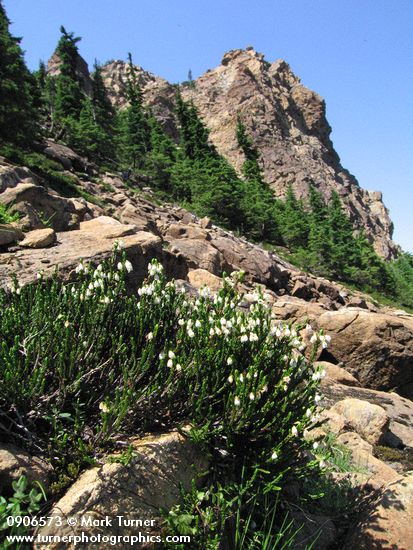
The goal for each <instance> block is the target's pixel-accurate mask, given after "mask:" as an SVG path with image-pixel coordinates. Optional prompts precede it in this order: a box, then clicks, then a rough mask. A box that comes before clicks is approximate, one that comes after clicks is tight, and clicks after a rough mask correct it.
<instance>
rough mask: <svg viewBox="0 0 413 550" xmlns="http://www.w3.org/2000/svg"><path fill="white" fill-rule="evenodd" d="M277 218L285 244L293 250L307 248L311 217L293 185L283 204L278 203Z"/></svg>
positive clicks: (288, 190) (289, 187) (289, 188)
mask: <svg viewBox="0 0 413 550" xmlns="http://www.w3.org/2000/svg"><path fill="white" fill-rule="evenodd" d="M276 212H277V214H276V218H277V221H278V225H279V228H280V232H281V234H282V238H283V241H284V243H285V244H286V245H287V246H288V247H289V248H291V249H297V248H307V245H308V234H309V231H310V224H309V215H308V213H307V212H306V210H305V208H304V204H303V202H302V201H301V200H298V199H297V197H296V196H295V193H294V190H293V188H292V186H291V185H289V186H288V189H287V194H286V196H285V199H284V201H283V202H281V201H278V202H277V207H276Z"/></svg>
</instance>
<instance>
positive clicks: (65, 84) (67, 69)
mask: <svg viewBox="0 0 413 550" xmlns="http://www.w3.org/2000/svg"><path fill="white" fill-rule="evenodd" d="M60 32H61V33H62V36H61V37H60V40H59V42H58V44H57V48H56V53H57V55H58V57H59V59H60V66H59V74H58V76H57V77H56V98H55V111H56V116H57V118H58V119H59V121H60V122H62V123H63V125H64V124H65V120H66V119H67V118H72V119H74V120H79V117H80V112H81V110H82V107H83V100H84V93H83V91H82V86H81V80H80V78H79V76H78V72H77V63H78V58H79V52H78V48H77V43H78V42H79V41H80V40H81V39H80V38H79V37H75V36H74V34H73V33H72V32H71V33H68V32H67V31H66V29H65V28H64V27H63V26H61V27H60Z"/></svg>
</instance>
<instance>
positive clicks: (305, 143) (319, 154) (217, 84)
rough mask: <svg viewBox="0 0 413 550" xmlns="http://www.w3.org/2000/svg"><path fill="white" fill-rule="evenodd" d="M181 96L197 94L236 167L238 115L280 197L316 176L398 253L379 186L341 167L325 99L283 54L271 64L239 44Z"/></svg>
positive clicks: (385, 252) (383, 245) (379, 242)
mask: <svg viewBox="0 0 413 550" xmlns="http://www.w3.org/2000/svg"><path fill="white" fill-rule="evenodd" d="M183 95H184V97H185V99H193V101H194V103H195V105H196V106H197V108H198V109H199V112H200V114H201V116H202V118H203V119H204V121H205V122H206V124H207V126H208V128H209V129H210V130H211V140H212V141H213V143H214V144H215V145H216V147H217V149H218V150H219V152H220V153H222V154H223V155H224V156H225V157H227V158H228V160H229V161H230V162H231V163H232V164H233V165H234V166H235V167H236V168H238V169H239V168H240V167H241V165H242V162H243V157H242V154H241V152H240V150H239V148H238V147H237V143H236V138H235V128H236V122H237V116H240V117H241V119H242V121H243V122H244V124H245V125H246V127H247V129H248V131H249V133H250V135H251V136H252V137H253V139H254V143H255V144H256V146H257V147H258V149H259V151H260V153H261V160H262V166H263V169H264V174H265V178H266V181H267V182H268V183H269V184H270V186H271V187H272V188H273V189H274V192H275V194H276V195H277V196H283V195H284V194H285V192H286V189H287V187H288V186H289V185H290V184H291V185H292V186H293V188H294V189H295V192H296V194H297V195H298V196H299V197H305V196H306V195H307V194H308V189H309V184H310V183H311V182H312V183H313V184H314V185H315V186H316V187H317V188H318V189H319V190H320V191H321V193H322V194H323V196H324V197H325V198H327V199H328V198H329V197H330V196H331V192H332V191H333V190H335V191H337V192H338V194H339V195H340V197H341V198H342V200H343V202H344V204H345V205H346V207H347V209H348V211H349V213H350V215H351V217H352V219H353V220H354V221H355V222H356V224H357V225H358V226H359V227H364V228H365V229H366V231H367V233H368V234H369V235H370V236H371V237H372V239H373V241H374V245H375V248H376V250H377V252H378V253H379V254H380V255H381V256H383V257H385V258H389V257H390V256H391V255H392V253H393V252H394V249H395V247H394V243H392V241H391V237H392V232H393V224H392V222H391V220H390V217H389V213H388V210H387V209H386V207H385V206H384V204H383V202H382V195H381V193H379V192H370V191H366V190H364V189H362V188H361V187H360V186H359V184H358V182H357V180H356V178H355V177H354V176H352V175H351V174H350V173H349V172H348V171H347V170H345V169H344V168H343V167H342V166H341V164H340V159H339V156H338V155H337V153H336V152H335V150H334V148H333V144H332V142H331V140H330V132H331V128H330V126H329V124H328V122H327V120H326V117H325V103H324V100H323V99H322V98H321V97H320V96H319V95H318V94H316V93H315V92H313V91H311V90H309V89H308V88H306V87H305V86H303V85H302V84H301V83H300V79H299V78H298V77H297V76H295V75H294V74H293V72H292V71H291V69H290V67H289V65H288V64H287V63H286V62H285V61H282V60H278V61H276V62H274V63H272V64H270V63H268V62H267V61H265V59H264V57H263V55H262V54H259V53H257V52H255V51H254V50H253V49H247V50H233V51H231V52H228V53H227V54H225V55H224V57H223V59H222V63H221V65H220V66H219V67H217V68H216V69H214V70H211V71H207V72H206V73H205V74H204V75H202V76H201V77H200V78H199V79H198V80H197V81H196V86H195V87H194V88H193V89H190V88H188V89H187V90H186V91H185V92H184V93H183Z"/></svg>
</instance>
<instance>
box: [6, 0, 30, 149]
mask: <svg viewBox="0 0 413 550" xmlns="http://www.w3.org/2000/svg"><path fill="white" fill-rule="evenodd" d="M9 25H10V21H9V19H8V18H7V15H6V11H5V9H4V7H3V5H2V4H1V2H0V142H12V143H15V144H18V145H29V144H30V143H31V142H32V141H33V140H34V139H36V137H37V135H38V131H39V127H38V118H39V112H38V107H39V94H38V91H37V85H36V80H35V78H34V77H33V76H32V75H31V73H30V72H29V70H28V69H27V67H26V64H25V62H24V58H23V52H22V50H21V48H20V38H16V37H14V36H12V34H11V33H10V31H9Z"/></svg>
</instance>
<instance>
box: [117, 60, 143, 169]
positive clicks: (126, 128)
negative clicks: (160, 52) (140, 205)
mask: <svg viewBox="0 0 413 550" xmlns="http://www.w3.org/2000/svg"><path fill="white" fill-rule="evenodd" d="M128 60H129V70H128V82H127V98H128V101H129V106H128V108H127V109H126V110H125V111H123V112H122V113H121V114H120V116H119V126H120V158H121V161H122V163H123V164H124V165H127V166H128V167H130V168H133V169H142V168H143V167H144V165H145V157H146V154H147V153H148V151H149V150H150V139H151V132H150V128H149V124H148V119H147V115H146V113H145V110H144V108H143V104H142V91H141V89H140V86H139V84H138V80H137V76H136V71H135V67H134V65H133V62H132V55H131V54H130V53H129V54H128Z"/></svg>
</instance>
